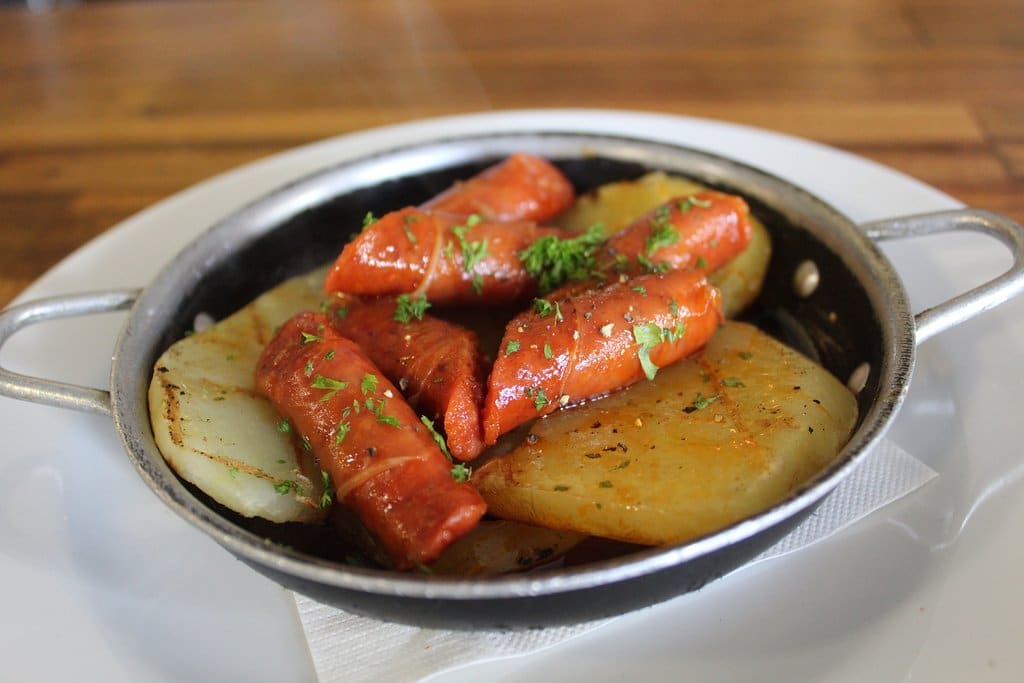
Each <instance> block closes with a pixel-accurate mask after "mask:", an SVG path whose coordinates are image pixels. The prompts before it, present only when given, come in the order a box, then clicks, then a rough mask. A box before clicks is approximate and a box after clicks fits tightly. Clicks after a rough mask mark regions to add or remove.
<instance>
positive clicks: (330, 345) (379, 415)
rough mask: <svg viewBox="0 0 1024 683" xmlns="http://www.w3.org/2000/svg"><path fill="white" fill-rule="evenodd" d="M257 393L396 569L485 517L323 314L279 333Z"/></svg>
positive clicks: (407, 411)
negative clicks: (300, 443) (287, 424)
mask: <svg viewBox="0 0 1024 683" xmlns="http://www.w3.org/2000/svg"><path fill="white" fill-rule="evenodd" d="M256 387H257V390H258V391H259V392H260V393H261V394H263V395H264V396H266V397H267V398H269V399H270V400H271V402H272V403H273V404H274V406H275V407H276V408H277V410H278V411H279V412H280V413H282V414H283V415H284V416H285V417H286V418H287V419H288V420H289V422H290V423H291V425H292V428H293V429H294V430H296V433H297V435H299V436H300V437H301V439H302V440H303V441H304V443H306V444H308V446H309V447H310V448H312V451H313V453H314V455H315V456H316V458H317V461H318V463H319V465H320V468H321V469H322V470H324V471H325V472H326V473H327V474H328V475H329V476H330V479H331V483H332V484H333V486H334V489H335V496H336V500H337V501H339V502H342V503H344V504H345V505H347V506H349V507H350V508H351V509H353V510H354V511H355V513H356V514H357V515H358V516H359V518H360V519H361V520H362V522H363V524H364V525H365V526H366V527H367V528H368V529H369V530H370V531H371V532H372V533H373V534H374V535H375V536H376V537H377V539H378V540H379V541H380V543H381V545H382V546H383V548H384V549H385V551H386V552H387V554H388V556H389V558H390V559H391V561H392V563H393V564H394V566H395V567H396V568H399V569H408V568H410V567H413V566H415V565H417V564H420V563H427V562H431V561H433V560H434V559H436V558H437V557H438V555H440V553H441V551H442V550H444V548H445V547H446V546H447V545H448V544H450V543H451V542H452V541H454V540H455V539H456V538H458V537H460V536H462V535H463V534H465V533H466V532H468V531H469V530H470V529H472V528H473V527H475V526H476V524H477V521H478V520H479V519H480V517H481V516H482V515H483V514H484V512H485V510H486V504H485V503H484V501H483V499H482V498H481V497H480V494H479V493H477V491H476V489H474V488H473V487H472V486H471V485H469V484H467V483H462V482H456V481H455V480H454V479H452V475H451V464H450V463H449V462H448V461H447V459H446V458H445V456H444V455H443V454H442V453H441V451H440V450H439V449H438V447H437V445H436V444H435V443H434V442H433V439H432V438H431V435H430V434H429V433H428V432H427V430H426V428H425V427H424V426H423V425H422V424H421V423H420V421H419V419H418V418H417V416H416V414H415V413H414V412H413V411H412V409H411V408H410V407H409V406H408V404H406V403H405V401H404V400H403V399H402V397H401V395H400V394H399V393H398V390H397V389H396V388H395V387H394V386H392V384H391V383H390V382H389V381H388V380H387V379H386V378H384V377H383V376H382V375H381V373H380V371H379V370H378V369H377V368H376V367H375V366H374V365H373V364H372V363H371V362H370V361H369V359H368V358H366V356H365V355H364V354H363V352H362V351H361V350H360V349H359V347H358V346H356V345H355V344H354V343H353V342H351V341H349V340H347V339H345V338H344V337H342V336H341V335H339V334H338V333H337V332H335V331H334V330H332V329H331V328H330V326H329V325H328V324H327V318H326V317H325V316H324V315H321V314H317V313H308V312H307V313H300V314H298V315H296V316H295V317H293V318H292V319H291V320H289V321H288V322H286V323H285V324H284V325H283V326H282V327H281V329H280V330H279V331H278V333H277V334H276V335H275V337H274V339H273V340H271V342H270V344H269V345H268V346H267V348H266V349H265V350H264V352H263V356H262V357H261V358H260V361H259V364H258V365H257V368H256Z"/></svg>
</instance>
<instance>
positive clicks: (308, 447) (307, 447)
mask: <svg viewBox="0 0 1024 683" xmlns="http://www.w3.org/2000/svg"><path fill="white" fill-rule="evenodd" d="M300 442H301V443H302V450H304V451H306V452H307V453H311V452H312V451H313V444H311V443H310V442H309V437H308V436H304V437H302V439H300Z"/></svg>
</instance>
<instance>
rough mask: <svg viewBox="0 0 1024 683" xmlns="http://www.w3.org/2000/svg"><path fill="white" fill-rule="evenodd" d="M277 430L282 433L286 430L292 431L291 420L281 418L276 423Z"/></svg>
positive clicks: (285, 432)
mask: <svg viewBox="0 0 1024 683" xmlns="http://www.w3.org/2000/svg"><path fill="white" fill-rule="evenodd" d="M277 431H279V432H281V433H282V434H287V433H288V432H290V431H292V424H291V422H289V421H288V420H281V421H280V422H278V423H277Z"/></svg>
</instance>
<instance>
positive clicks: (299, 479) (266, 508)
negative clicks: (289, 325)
mask: <svg viewBox="0 0 1024 683" xmlns="http://www.w3.org/2000/svg"><path fill="white" fill-rule="evenodd" d="M323 273H324V271H323V270H322V269H321V270H319V271H316V272H313V273H310V274H308V275H304V276H300V277H297V278H294V279H292V280H289V281H287V282H285V283H283V284H281V285H279V286H278V287H276V288H274V289H272V290H270V291H269V292H267V293H265V294H263V295H262V296H260V297H259V298H257V299H256V300H254V301H253V302H252V303H250V304H249V305H248V306H246V307H245V308H243V309H241V310H240V311H238V312H236V313H234V314H233V315H231V316H229V317H228V318H225V319H224V320H222V321H220V322H218V323H216V324H215V325H213V326H212V327H210V328H208V329H206V330H204V331H202V332H198V333H196V334H193V335H192V336H189V337H186V338H184V339H182V340H180V341H178V342H177V343H175V344H174V345H173V346H171V347H170V348H169V349H168V350H167V351H166V352H165V353H164V354H163V355H162V356H161V357H160V358H159V359H158V360H157V362H156V364H155V368H154V372H153V379H152V381H151V383H150V387H149V412H150V420H151V422H152V426H153V436H154V438H155V440H156V444H157V446H158V447H159V448H160V451H161V453H162V454H163V456H164V459H165V460H166V461H167V463H168V464H169V465H170V466H171V468H173V469H174V471H175V472H177V473H178V475H179V476H181V477H182V478H183V479H185V480H186V481H189V482H191V483H193V484H195V485H196V486H197V487H199V488H200V489H201V490H202V491H204V492H205V493H206V494H207V495H209V496H210V497H212V498H213V499H214V500H216V501H217V502H219V503H221V504H223V505H226V506H227V507H229V508H231V509H232V510H234V511H235V512H238V513H240V514H242V515H245V516H247V517H263V518H265V519H269V520H271V521H274V522H308V521H315V520H319V519H321V518H322V517H323V515H324V511H323V510H321V509H320V505H319V501H320V496H321V494H322V493H323V482H322V481H321V476H320V471H319V469H318V468H317V467H316V465H315V464H314V461H313V458H312V456H311V455H309V454H307V453H305V452H303V451H302V449H296V448H295V446H294V444H293V442H292V439H291V436H290V434H288V433H285V432H282V431H281V430H280V429H279V428H278V425H279V423H280V422H281V418H280V417H279V416H278V414H277V412H276V411H275V410H274V408H273V407H272V406H271V404H270V402H269V401H267V400H266V399H265V398H263V397H262V396H258V395H256V393H255V383H254V378H253V375H254V369H255V367H256V362H257V361H258V360H259V356H260V354H261V353H262V352H263V347H264V346H265V345H266V343H267V342H268V341H269V340H270V338H271V337H272V336H273V333H274V329H275V328H276V327H277V326H278V325H280V324H281V323H282V322H284V321H285V320H287V319H288V318H289V317H291V316H292V315H293V314H295V313H297V312H298V311H302V310H308V309H316V308H317V307H318V306H319V304H320V300H321V284H322V282H323Z"/></svg>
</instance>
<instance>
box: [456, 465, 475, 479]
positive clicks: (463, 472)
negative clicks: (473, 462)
mask: <svg viewBox="0 0 1024 683" xmlns="http://www.w3.org/2000/svg"><path fill="white" fill-rule="evenodd" d="M472 476H473V468H472V467H467V466H466V465H465V464H463V463H461V462H457V463H455V464H454V465H452V479H454V480H455V481H469V478H470V477H472Z"/></svg>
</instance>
